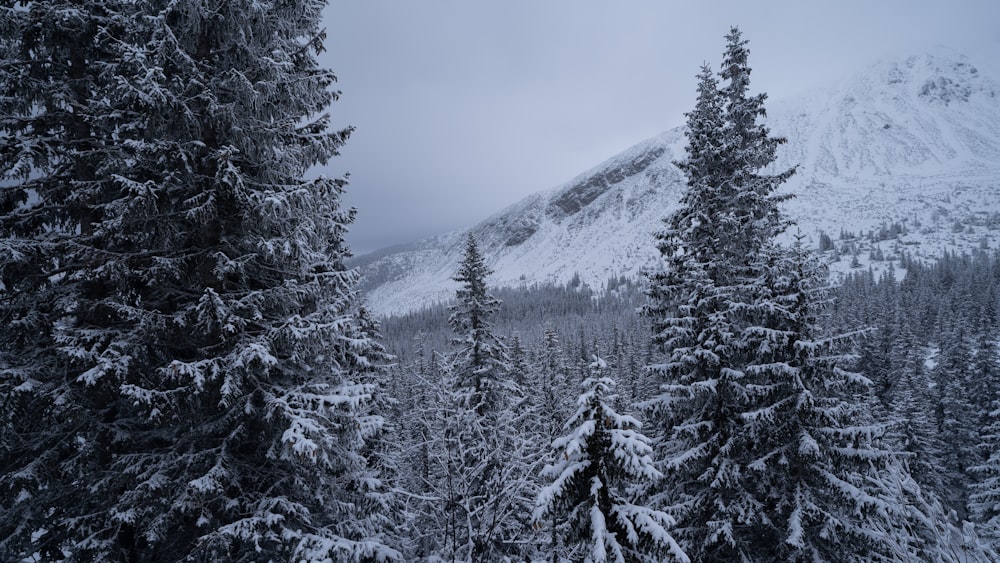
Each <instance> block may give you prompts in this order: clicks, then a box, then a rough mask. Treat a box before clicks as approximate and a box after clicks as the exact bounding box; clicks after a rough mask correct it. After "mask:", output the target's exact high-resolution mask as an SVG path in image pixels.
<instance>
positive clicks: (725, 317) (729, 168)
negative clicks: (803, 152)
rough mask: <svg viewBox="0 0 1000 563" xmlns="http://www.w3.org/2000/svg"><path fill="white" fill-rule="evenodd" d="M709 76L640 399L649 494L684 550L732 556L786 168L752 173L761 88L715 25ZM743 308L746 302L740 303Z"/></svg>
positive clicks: (770, 157)
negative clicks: (717, 69) (648, 389)
mask: <svg viewBox="0 0 1000 563" xmlns="http://www.w3.org/2000/svg"><path fill="white" fill-rule="evenodd" d="M727 41H728V43H727V48H726V55H725V59H724V62H723V66H722V68H723V70H722V73H721V76H722V78H723V79H725V80H727V84H726V85H725V86H723V87H721V88H720V87H719V85H718V82H717V81H716V79H715V78H714V77H713V76H712V74H711V71H710V70H709V69H708V68H707V67H703V69H702V72H701V74H700V75H699V83H698V99H697V104H696V106H695V109H694V111H692V112H690V113H689V114H688V115H687V117H688V132H687V137H688V147H687V149H688V159H687V160H686V161H684V162H682V163H678V166H679V167H680V168H681V169H682V170H683V171H684V172H685V174H686V176H687V180H688V189H687V191H686V192H685V194H684V195H683V196H682V199H681V205H680V208H679V209H678V210H677V211H676V212H675V213H673V214H672V215H670V216H669V217H668V218H667V219H666V228H665V229H664V230H663V231H661V232H660V233H658V234H657V235H656V236H657V247H658V249H659V251H660V254H661V257H662V260H663V267H662V268H661V269H660V270H659V271H656V272H653V273H652V274H651V276H650V288H649V298H650V302H649V305H648V306H647V307H646V308H645V314H647V315H648V316H650V317H651V318H652V324H653V330H654V341H655V342H656V343H657V344H658V345H660V346H661V347H662V348H663V350H665V351H666V352H667V358H666V359H665V361H663V362H662V363H659V364H656V365H654V366H652V372H653V374H654V376H655V377H656V379H657V380H659V383H660V394H659V395H658V396H656V397H654V398H652V399H650V400H648V401H646V402H644V406H645V407H646V409H647V411H648V413H649V416H650V417H651V418H652V420H653V423H654V428H655V431H656V437H657V439H658V442H657V443H658V454H659V455H658V457H660V458H661V459H663V460H664V461H663V463H664V465H663V469H664V473H667V474H668V478H667V479H666V480H665V483H669V485H664V487H662V488H661V491H660V494H659V495H658V499H657V500H658V502H659V503H660V504H661V505H662V506H665V507H670V511H675V512H677V513H678V515H681V516H682V519H681V524H680V528H679V529H678V533H679V534H681V535H682V536H686V538H685V539H686V541H687V543H686V544H685V545H686V546H687V549H688V551H689V553H690V554H691V555H692V556H694V557H695V558H699V557H701V558H705V557H707V558H719V559H726V558H729V559H734V560H738V559H740V558H741V557H744V556H746V553H745V549H746V548H745V546H746V545H747V543H748V542H750V541H751V539H750V538H749V537H742V538H740V537H738V536H740V535H742V534H744V533H747V532H746V531H747V530H748V524H752V523H753V522H755V521H756V519H757V518H758V515H759V514H760V508H761V507H760V505H759V501H758V500H757V499H755V498H754V496H753V493H752V492H751V491H749V490H747V489H746V487H745V484H744V483H743V482H742V481H743V479H742V478H741V475H742V474H743V472H744V471H745V469H746V468H745V467H743V466H742V465H741V460H740V459H739V457H738V456H741V455H743V453H742V452H745V451H747V450H748V448H750V445H751V442H752V441H753V440H754V439H755V437H753V436H750V435H749V434H747V433H746V432H745V431H744V426H745V424H744V420H743V418H742V414H743V413H745V412H749V411H752V410H755V409H756V408H757V407H758V406H760V405H757V404H756V403H755V402H754V398H753V397H751V396H750V390H749V389H748V388H747V387H746V383H745V382H744V381H743V380H744V378H745V376H746V373H745V372H744V371H743V368H744V362H745V360H746V359H747V350H748V349H749V348H750V347H752V343H748V342H746V341H743V339H744V338H745V337H747V336H749V337H750V338H751V340H753V339H759V335H753V334H749V335H746V334H743V331H744V329H745V328H746V327H747V326H748V325H749V324H750V323H751V319H748V318H747V315H748V311H751V310H752V308H753V307H754V305H755V304H754V302H753V300H754V299H755V298H756V295H755V292H756V286H755V284H756V281H755V280H758V279H759V275H760V272H759V271H758V267H759V264H760V263H761V260H760V258H761V255H762V253H763V251H764V247H765V245H767V244H769V243H770V241H771V240H772V239H773V238H774V237H775V236H776V235H777V234H778V233H779V232H780V231H781V230H782V229H783V227H784V226H785V224H784V221H783V220H782V219H781V217H780V214H779V213H778V210H777V205H778V203H779V202H780V201H781V200H782V199H783V198H782V197H781V196H777V195H775V194H774V193H773V192H774V190H775V189H776V188H777V186H778V185H779V184H780V183H781V182H783V181H784V180H785V179H787V178H788V176H790V175H791V173H792V171H791V170H789V171H785V172H782V173H780V174H777V175H762V174H759V172H758V170H759V169H761V168H763V167H765V166H767V165H768V164H770V163H772V162H773V161H774V158H775V150H776V148H777V146H778V145H779V144H780V143H781V142H783V140H782V139H780V138H775V137H771V136H770V135H769V131H768V129H767V128H766V127H765V126H764V125H762V124H760V123H758V121H757V120H758V118H759V117H761V116H762V115H763V114H764V108H763V101H764V99H765V96H764V95H763V94H761V95H758V96H754V97H748V96H747V89H748V87H749V73H750V69H749V67H748V66H747V64H746V63H747V52H746V42H745V41H743V40H742V39H741V35H740V32H739V30H737V29H733V30H732V31H731V32H730V34H729V35H728V36H727ZM749 314H752V313H749Z"/></svg>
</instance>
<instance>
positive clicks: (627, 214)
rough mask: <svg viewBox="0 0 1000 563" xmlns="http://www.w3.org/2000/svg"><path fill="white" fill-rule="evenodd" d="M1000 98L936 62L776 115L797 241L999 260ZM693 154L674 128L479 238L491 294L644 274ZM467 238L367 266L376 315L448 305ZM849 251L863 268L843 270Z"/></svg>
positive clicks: (860, 251) (845, 86) (912, 60)
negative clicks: (971, 253)
mask: <svg viewBox="0 0 1000 563" xmlns="http://www.w3.org/2000/svg"><path fill="white" fill-rule="evenodd" d="M998 84H1000V83H998V81H997V80H995V79H994V78H992V77H990V76H987V73H984V72H982V71H981V70H979V69H978V68H977V67H976V66H974V65H972V64H971V63H970V62H969V60H968V59H967V58H966V57H964V56H962V55H958V54H954V53H949V52H938V53H934V54H927V55H922V56H914V57H909V58H906V59H904V60H898V61H892V62H883V63H879V64H877V65H873V66H872V67H870V68H869V69H867V70H866V71H864V72H862V73H860V74H858V75H857V76H855V77H853V78H851V79H849V80H844V81H841V82H839V83H837V84H836V85H834V86H832V87H826V88H823V89H819V90H817V91H815V92H812V93H809V94H807V95H804V96H800V97H797V98H795V99H790V100H785V101H783V102H769V103H768V107H769V117H768V120H767V123H768V125H769V126H770V127H771V129H772V132H773V133H774V134H776V135H781V136H785V137H787V138H788V143H787V144H786V145H784V146H783V147H782V149H781V152H780V153H779V160H778V163H777V165H776V169H784V168H787V167H789V166H794V165H797V166H798V172H797V173H796V175H795V176H794V177H793V178H792V180H790V181H789V182H788V183H787V184H786V185H785V187H784V188H783V190H784V191H787V192H788V193H792V194H795V196H796V197H795V198H794V199H792V200H791V201H789V202H788V203H787V204H786V210H787V212H788V214H789V215H790V216H791V217H792V218H794V219H795V220H796V221H797V222H798V225H799V226H798V230H799V232H801V233H802V234H804V235H806V236H807V237H808V238H807V240H811V241H812V243H813V244H816V241H817V240H818V237H819V234H820V233H821V232H825V233H828V234H829V235H830V236H832V237H833V238H834V239H838V237H839V235H840V233H841V232H844V233H845V235H847V234H848V233H850V234H856V235H865V234H867V233H868V232H869V231H871V232H872V235H871V237H850V236H845V237H843V240H840V241H839V242H838V244H837V246H838V247H839V250H840V252H838V251H833V252H831V253H830V257H831V260H833V261H834V263H833V267H834V270H835V271H836V270H838V269H839V270H845V269H849V268H850V267H851V264H852V262H853V266H854V267H857V266H858V265H859V264H860V265H862V266H863V265H866V264H867V263H868V259H869V258H870V257H872V258H882V257H885V256H888V257H893V256H895V255H898V254H899V253H900V252H901V251H902V250H903V249H905V250H907V251H909V252H910V253H911V254H914V255H917V256H933V255H936V254H938V253H940V252H941V250H943V249H945V248H953V249H956V250H959V251H962V250H968V249H969V248H970V247H971V246H983V245H985V246H989V247H992V248H995V247H997V242H998V240H1000V230H998V229H1000V197H998V195H1000V192H998V190H997V183H998V180H1000V86H998ZM684 144H685V139H684V135H683V129H682V128H680V127H678V128H675V129H671V130H670V131H667V132H665V133H663V134H661V135H659V136H657V137H655V138H652V139H649V140H647V141H644V142H642V143H639V144H638V145H636V146H634V147H632V148H631V149H629V150H627V151H625V152H623V153H622V154H620V155H618V156H615V157H613V158H611V159H609V160H608V161H606V162H604V163H602V164H600V165H599V166H597V167H595V168H593V169H591V170H589V171H587V172H585V173H583V174H581V175H579V176H577V177H576V178H574V179H572V180H570V181H569V182H567V183H566V184H564V185H562V186H560V187H558V188H556V189H554V190H550V191H548V192H544V193H540V194H536V195H533V196H531V197H528V198H526V199H525V200H523V201H521V202H519V203H517V204H515V205H513V206H511V207H509V208H507V209H505V210H503V211H501V212H499V213H497V214H496V215H494V216H492V217H490V218H488V219H486V220H485V221H483V222H481V223H479V224H478V225H476V226H475V227H473V228H472V229H471V232H472V233H474V234H475V236H476V237H477V238H478V239H479V242H480V247H481V249H482V251H483V254H484V255H485V256H487V257H488V259H489V261H490V264H491V266H492V267H493V268H494V270H495V272H496V273H495V275H494V277H493V279H492V280H491V283H493V284H497V285H517V284H520V283H533V282H547V281H548V282H564V281H566V280H568V279H569V278H570V277H572V276H573V275H574V273H579V275H580V277H581V278H582V279H583V280H584V281H586V282H587V283H590V284H591V285H593V286H600V285H602V284H603V282H604V281H605V280H607V279H608V278H609V277H610V276H612V275H618V274H626V275H631V274H635V273H637V272H638V271H639V270H640V269H642V268H644V267H648V266H649V265H650V264H651V262H650V261H651V260H654V259H655V249H654V247H653V238H652V233H653V232H654V231H655V230H656V229H658V228H659V225H660V223H661V219H662V218H663V217H665V216H666V215H667V214H668V213H670V212H671V211H672V210H673V209H674V208H675V207H676V205H677V202H678V200H679V198H680V194H681V192H682V190H683V189H684V178H683V175H682V174H681V173H680V171H679V170H678V169H677V168H676V167H675V166H674V165H673V164H672V163H673V162H674V161H676V160H678V159H682V158H683V157H684ZM893 224H895V225H893ZM890 227H892V228H890ZM901 229H903V230H905V234H899V231H900V230H901ZM880 231H881V233H882V236H880V235H879V232H880ZM465 234H466V233H465V232H453V233H449V234H445V235H441V236H438V237H432V238H430V239H426V240H423V241H420V242H417V243H414V244H412V245H407V246H405V247H397V248H393V249H386V250H383V251H379V252H377V253H374V254H371V255H368V256H365V257H361V258H360V259H359V260H358V262H357V265H359V266H360V267H361V270H362V273H363V274H364V280H365V281H364V289H365V290H366V291H367V294H368V300H369V303H370V305H371V307H372V309H373V310H374V311H376V312H377V313H381V314H391V313H398V312H403V311H407V310H412V309H415V308H419V307H421V306H423V305H426V304H429V303H432V302H435V301H439V300H444V299H447V298H449V297H450V296H451V295H452V294H453V292H454V287H455V286H454V284H453V283H452V282H451V281H450V278H451V276H452V275H453V273H454V271H455V268H456V266H457V264H458V260H459V258H460V255H461V250H462V239H463V238H464V236H465ZM889 237H893V238H891V240H882V241H879V240H878V239H888V238H889ZM876 250H877V251H878V252H876ZM842 252H846V253H848V254H851V253H853V254H854V255H855V256H856V257H857V259H854V257H852V256H847V257H846V258H845V257H844V256H840V260H839V261H838V260H837V256H836V255H837V254H841V253H842ZM887 264H888V262H878V263H875V264H873V265H874V266H876V267H886V266H887Z"/></svg>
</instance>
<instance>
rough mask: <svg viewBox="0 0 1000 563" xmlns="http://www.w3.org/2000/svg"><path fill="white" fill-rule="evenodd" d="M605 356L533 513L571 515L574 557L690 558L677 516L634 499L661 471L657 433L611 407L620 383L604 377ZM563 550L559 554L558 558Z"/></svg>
mask: <svg viewBox="0 0 1000 563" xmlns="http://www.w3.org/2000/svg"><path fill="white" fill-rule="evenodd" d="M606 368H607V364H606V363H605V362H604V360H602V359H600V358H597V357H596V356H594V361H593V363H591V364H590V366H589V369H590V371H591V374H590V377H588V378H587V379H586V380H585V381H584V382H583V384H582V387H583V388H584V391H583V393H582V394H581V395H580V397H579V399H577V411H576V413H575V414H574V415H573V416H572V417H571V418H570V419H569V421H567V423H566V428H567V429H569V430H571V432H570V433H569V434H568V435H566V436H563V437H561V438H559V439H557V440H555V441H554V442H553V443H552V448H553V450H554V454H555V455H554V457H555V460H556V461H555V463H554V464H551V465H547V466H546V467H545V469H544V472H543V475H544V476H545V477H549V478H551V479H552V481H551V484H549V485H546V486H545V487H543V488H542V489H541V491H540V492H539V494H538V498H537V500H536V507H535V510H534V515H533V518H534V520H535V522H536V523H539V524H540V523H541V522H542V521H543V520H544V519H545V518H546V517H547V516H549V515H551V514H554V513H559V514H564V515H566V517H567V519H568V523H569V525H568V527H567V528H566V538H565V546H566V549H565V553H563V554H562V555H563V556H564V557H565V558H566V559H569V560H573V561H587V562H593V563H601V562H605V561H616V562H622V563H624V562H625V561H649V562H653V561H668V560H669V561H684V562H686V561H688V557H687V556H686V555H685V554H684V552H683V550H681V548H680V546H679V545H678V544H677V542H675V541H674V539H673V538H672V537H671V536H670V533H669V532H668V531H667V530H668V529H669V528H670V527H671V526H672V525H673V523H674V522H673V519H672V518H671V517H670V516H669V515H668V514H666V513H664V512H660V511H657V510H654V509H651V508H649V507H647V506H644V505H642V504H638V503H636V502H635V500H634V498H633V497H634V496H635V494H636V490H637V487H636V485H641V484H644V483H649V482H651V481H652V480H655V479H657V478H659V477H660V472H659V471H658V470H657V469H656V468H655V466H654V464H653V461H652V459H651V458H650V454H651V453H652V448H651V447H650V446H649V439H648V438H646V437H645V436H643V435H642V434H641V433H640V431H639V426H640V425H639V422H638V421H637V420H636V419H634V418H632V417H630V416H627V415H620V414H618V413H617V412H615V410H614V408H613V407H612V406H611V405H612V404H613V401H614V395H612V393H613V390H614V385H615V383H614V381H613V380H612V379H610V378H608V377H604V376H603V375H602V372H603V371H604V370H605V369H606ZM555 559H556V554H555V553H553V560H555Z"/></svg>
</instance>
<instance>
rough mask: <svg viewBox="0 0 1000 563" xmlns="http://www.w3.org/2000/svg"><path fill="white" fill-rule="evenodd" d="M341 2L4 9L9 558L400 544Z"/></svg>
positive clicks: (1, 386) (1, 243)
mask: <svg viewBox="0 0 1000 563" xmlns="http://www.w3.org/2000/svg"><path fill="white" fill-rule="evenodd" d="M322 7H323V6H322V5H321V4H320V3H317V2H290V3H283V4H273V5H267V6H265V5H263V4H259V3H254V2H243V1H236V2H216V1H214V0H209V1H206V2H195V1H187V0H185V1H180V2H166V1H163V2H161V1H158V0H149V1H146V0H143V1H140V2H113V1H99V2H89V3H80V2H62V1H54V0H43V1H41V2H31V3H30V4H28V5H27V6H26V7H25V9H21V8H12V7H11V6H9V5H8V6H7V7H5V8H4V9H3V11H2V12H0V18H2V22H0V49H2V52H0V57H2V58H3V61H4V64H2V65H0V73H2V74H0V88H4V89H5V91H4V92H3V94H4V95H3V96H0V116H2V117H0V130H2V134H0V159H2V165H0V169H2V170H3V171H4V174H5V177H4V178H3V182H2V183H0V186H2V187H0V213H2V215H0V280H2V282H3V284H2V290H0V291H2V295H0V319H2V329H0V342H2V352H0V396H3V397H4V400H3V403H0V420H2V423H3V424H4V440H3V442H4V446H3V448H2V449H0V506H3V509H2V512H0V538H2V539H0V552H2V553H3V554H4V555H5V556H6V555H10V554H13V557H14V558H15V559H17V558H21V557H31V556H32V555H33V554H35V553H37V554H38V555H39V556H40V557H41V558H42V559H46V560H49V559H63V558H64V554H63V553H62V552H65V554H66V555H65V557H68V558H69V560H99V561H119V560H122V561H151V560H184V559H191V560H204V559H212V560H217V559H226V560H233V561H251V560H252V561H256V560H260V559H262V558H263V559H268V558H273V559H294V558H303V559H316V558H319V559H322V558H332V559H337V560H363V559H370V558H387V557H389V558H391V557H393V556H395V555H397V554H396V553H395V551H394V550H392V549H390V548H388V547H386V545H385V543H384V541H383V539H384V538H383V534H382V531H381V530H382V529H383V527H384V526H385V524H386V521H385V517H384V515H383V514H382V511H383V510H384V509H385V503H386V502H387V498H388V497H387V495H386V491H385V490H384V488H383V487H382V485H381V483H380V481H379V479H378V476H377V470H376V468H375V467H373V466H372V465H370V464H369V461H368V459H366V455H368V454H369V453H373V450H372V449H371V448H372V444H370V443H369V444H368V445H367V446H366V442H369V441H370V440H372V439H374V438H375V437H376V436H377V435H378V433H379V429H380V427H381V417H380V416H378V414H377V413H376V412H374V409H375V408H376V406H375V405H377V404H379V401H378V399H377V382H378V380H379V379H380V377H381V370H383V369H384V362H385V361H386V356H385V353H384V351H383V350H382V349H381V347H380V346H379V345H378V344H377V343H376V342H374V341H373V340H372V337H373V335H374V334H373V333H374V325H373V324H372V323H371V322H370V320H369V319H366V318H365V316H364V314H363V312H362V311H360V310H359V304H360V299H359V296H358V294H357V292H356V291H355V289H354V288H355V284H356V281H357V274H356V273H355V272H354V271H352V270H349V269H347V268H346V267H345V265H344V260H345V258H346V257H347V256H348V255H349V251H348V249H347V248H346V245H345V244H344V241H343V234H344V231H345V229H346V226H347V225H348V224H349V223H350V222H351V220H352V218H353V212H352V211H346V210H343V209H341V208H340V196H341V194H342V192H343V187H344V185H345V181H344V180H340V179H329V178H317V179H313V180H303V179H302V177H303V175H304V173H305V172H306V170H308V169H309V168H310V167H312V166H314V165H316V164H319V163H324V162H326V161H327V160H328V159H329V158H330V157H332V156H334V155H336V153H337V150H338V148H339V147H340V146H341V145H342V143H343V142H344V141H345V140H346V138H347V135H348V133H349V130H343V131H333V132H331V131H328V127H329V117H328V115H327V114H326V111H327V107H328V106H329V104H330V103H331V102H332V101H334V99H335V98H336V94H335V93H334V92H333V91H332V90H331V88H332V86H333V84H334V81H335V77H334V76H333V74H332V73H330V72H329V71H326V70H324V69H321V68H319V67H318V65H317V62H316V58H315V55H316V53H317V52H318V50H319V49H321V48H322V39H323V35H322V32H321V31H320V29H319V27H318V26H319V19H320V11H321V9H322ZM25 415H27V416H25Z"/></svg>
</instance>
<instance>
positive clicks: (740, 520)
mask: <svg viewBox="0 0 1000 563" xmlns="http://www.w3.org/2000/svg"><path fill="white" fill-rule="evenodd" d="M747 55H748V51H747V49H746V42H745V41H744V40H742V38H741V34H740V32H739V30H738V29H735V28H734V29H732V30H731V32H730V33H729V35H728V36H727V47H726V52H725V57H724V62H723V65H722V72H721V73H720V76H721V78H722V80H724V81H725V85H724V87H722V88H719V85H718V82H717V80H716V78H715V77H714V76H713V74H712V73H711V71H710V70H709V69H708V68H707V67H706V68H703V69H702V72H701V74H700V76H699V83H698V101H697V105H696V107H695V110H694V111H692V112H691V113H689V114H688V132H687V137H688V147H687V150H688V159H687V160H686V161H684V162H682V163H679V166H680V168H681V169H682V170H683V171H684V172H685V173H686V175H687V179H688V190H687V192H686V193H685V194H684V196H683V197H682V200H681V206H680V208H679V209H678V210H677V211H676V212H675V213H673V214H672V215H671V216H670V217H668V218H667V219H666V224H667V225H666V228H665V229H664V230H663V231H662V232H660V233H659V234H658V235H657V239H658V248H659V250H660V253H661V256H662V259H663V262H664V267H663V269H662V270H661V271H659V272H654V273H652V274H651V275H650V289H649V298H650V299H649V300H650V302H649V304H648V305H647V306H646V307H645V314H647V315H649V316H650V317H652V321H653V328H654V342H655V343H657V344H659V345H660V346H662V348H663V351H664V352H665V354H666V358H665V359H664V360H663V361H662V362H661V363H658V364H655V365H653V366H651V373H652V374H653V376H654V377H656V378H658V380H659V384H660V393H659V395H657V396H654V397H652V398H651V399H649V400H647V401H645V402H644V404H643V407H644V408H645V410H646V412H647V413H648V414H649V416H650V419H651V422H652V423H653V426H654V430H655V439H656V442H655V446H656V451H657V459H659V460H662V471H663V473H664V474H665V478H664V479H663V480H662V481H661V482H660V483H659V484H658V485H657V486H656V487H655V493H656V494H655V495H654V501H655V504H654V506H656V507H658V508H663V509H665V510H666V511H667V512H669V513H671V514H674V515H675V516H676V517H677V519H678V526H677V528H676V529H675V534H676V535H677V537H678V539H679V540H680V542H681V545H682V546H683V547H684V549H685V551H686V552H687V553H688V555H689V556H691V557H692V558H693V559H695V560H698V561H761V562H764V561H779V560H780V561H823V560H836V561H869V560H872V559H879V560H895V561H906V560H912V559H913V558H917V559H920V560H939V559H941V560H948V556H947V555H944V554H941V553H940V551H939V550H938V547H939V546H938V544H937V543H936V542H937V541H938V539H940V538H941V537H945V536H947V535H948V531H947V526H946V525H945V524H943V523H942V522H934V520H936V519H937V520H942V521H943V520H944V516H943V513H941V512H940V508H939V506H937V505H936V504H934V503H933V502H928V501H926V500H925V499H924V498H923V496H922V494H921V492H920V489H919V487H918V486H917V485H916V483H915V482H914V481H913V480H912V478H911V477H910V476H909V474H908V472H907V470H906V467H905V465H904V464H902V463H901V461H900V459H899V458H898V457H897V456H896V455H894V454H893V453H892V452H888V451H885V450H883V449H881V448H880V446H879V443H880V442H879V440H880V436H881V435H882V434H883V433H884V431H885V425H884V424H878V423H875V422H872V421H871V417H870V415H869V412H870V409H869V405H868V403H867V400H866V394H865V388H866V387H867V386H868V385H869V382H868V381H867V380H866V379H865V378H864V377H862V376H860V375H858V374H853V373H851V372H850V371H848V370H847V369H845V367H846V366H848V365H849V363H850V360H851V358H850V357H848V356H844V355H841V354H837V353H836V352H837V342H838V339H837V338H830V337H827V338H821V337H819V336H818V335H817V334H816V329H815V326H816V318H817V314H818V311H819V306H818V304H817V303H816V302H815V301H814V300H815V298H816V291H817V290H819V289H820V287H821V286H822V284H823V280H824V279H825V273H824V272H823V271H822V270H821V269H820V268H818V267H817V265H816V264H815V262H814V261H813V259H812V257H811V256H810V255H809V254H808V253H806V252H804V251H803V250H802V249H801V247H800V246H796V247H795V248H792V249H788V248H784V247H781V246H779V245H777V244H776V243H775V238H776V237H777V235H779V234H780V233H781V232H782V231H784V230H785V229H786V228H787V226H788V222H787V221H786V220H785V219H784V218H783V217H782V214H781V212H780V209H779V207H778V204H779V203H780V202H781V201H782V200H783V199H785V197H784V196H781V195H778V194H776V193H775V191H776V189H777V188H778V186H779V185H780V184H781V183H782V182H784V181H785V180H786V179H787V178H788V177H789V176H791V174H792V173H793V171H794V170H787V171H784V172H780V173H778V174H776V175H762V174H760V173H759V171H760V170H761V169H763V168H765V167H767V166H769V165H772V164H773V163H774V161H775V152H776V149H777V147H778V145H779V144H780V143H782V142H783V140H782V139H779V138H775V137H771V136H770V135H769V131H768V129H767V128H766V127H765V126H764V125H762V124H761V123H759V122H758V119H759V118H761V117H763V116H764V107H763V102H764V99H765V95H763V94H760V95H757V96H752V97H751V96H748V94H747V92H748V89H749V75H750V68H749V67H748V66H747Z"/></svg>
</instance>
